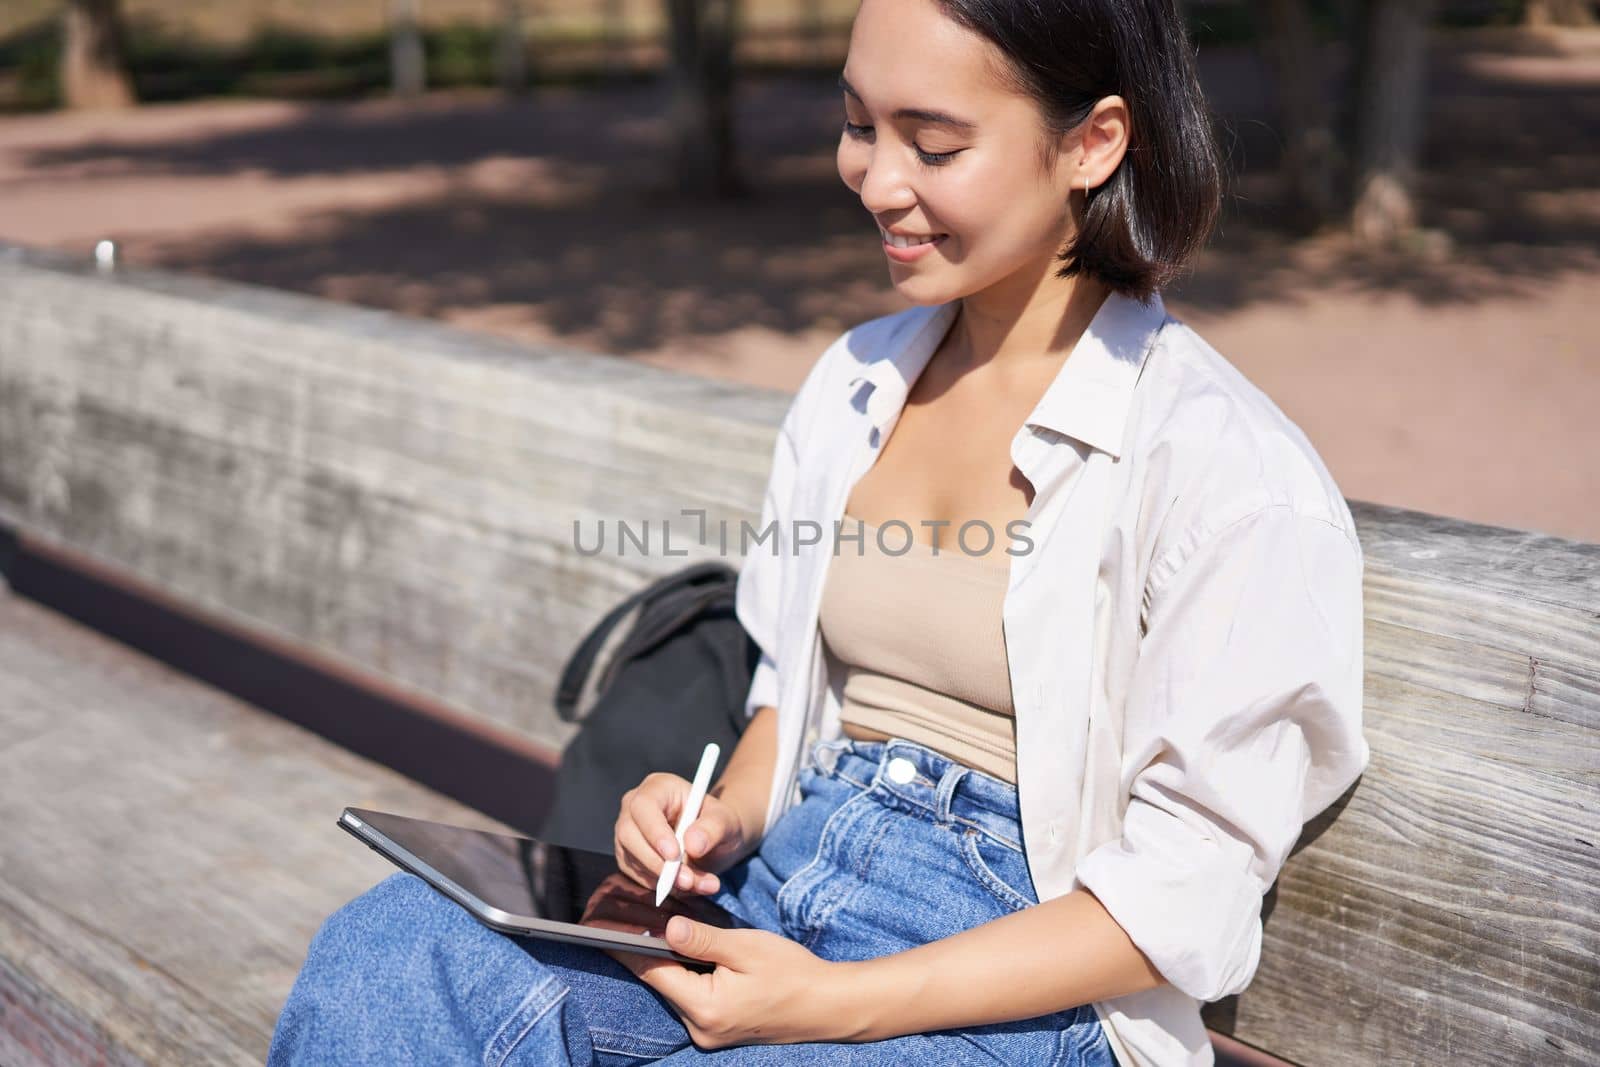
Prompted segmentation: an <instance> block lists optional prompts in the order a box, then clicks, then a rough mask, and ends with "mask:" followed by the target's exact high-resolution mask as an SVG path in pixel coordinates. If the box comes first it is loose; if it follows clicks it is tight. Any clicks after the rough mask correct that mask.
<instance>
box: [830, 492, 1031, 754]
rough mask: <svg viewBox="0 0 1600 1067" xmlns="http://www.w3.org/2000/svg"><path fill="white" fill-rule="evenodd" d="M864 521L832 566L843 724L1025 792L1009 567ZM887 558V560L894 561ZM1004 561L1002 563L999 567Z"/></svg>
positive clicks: (994, 554)
mask: <svg viewBox="0 0 1600 1067" xmlns="http://www.w3.org/2000/svg"><path fill="white" fill-rule="evenodd" d="M844 518H845V519H846V520H847V523H846V529H847V530H853V529H854V528H855V527H854V523H855V522H858V521H859V522H860V523H861V525H862V527H863V528H864V531H865V532H864V536H863V537H862V538H861V544H860V545H859V546H858V545H856V544H855V543H853V542H844V543H842V544H841V545H840V546H839V549H838V555H837V556H836V557H835V558H834V559H833V560H832V561H830V562H829V564H828V577H827V582H826V584H825V586H824V587H823V594H822V607H821V616H820V619H819V625H820V627H821V631H822V639H823V642H824V644H826V646H827V648H828V651H829V652H830V653H831V654H832V655H833V656H834V657H836V658H837V659H838V661H839V662H840V663H841V664H842V665H843V666H844V669H845V675H844V687H843V701H842V706H841V709H840V723H841V726H842V728H843V731H844V733H845V735H846V736H848V737H853V738H857V739H861V740H883V739H885V738H888V737H903V738H905V739H906V740H908V741H915V742H917V743H918V744H922V745H926V746H927V747H929V748H931V749H933V750H934V751H936V752H939V753H942V754H943V755H946V756H949V757H950V758H951V759H955V760H959V761H960V762H962V763H965V764H966V765H967V766H969V767H974V768H976V769H978V770H980V771H983V772H985V773H987V774H992V775H994V776H995V777H996V778H1001V779H1004V780H1005V781H1008V782H1011V783H1012V784H1015V783H1016V780H1017V772H1016V762H1017V741H1016V730H1015V724H1016V720H1015V718H1014V710H1013V707H1012V703H1011V673H1010V668H1009V666H1008V663H1007V660H1006V647H1005V633H1004V629H1003V626H1002V623H1001V619H1002V612H1001V608H1002V605H1003V603H1004V600H1005V594H1006V587H1007V585H1008V584H1009V583H1010V576H1011V557H1010V556H1008V555H1006V553H1005V550H1004V546H1003V545H999V546H997V547H996V548H995V549H994V550H993V551H991V552H990V553H989V554H988V555H987V556H971V555H968V554H966V553H965V552H963V551H961V549H960V548H959V547H957V546H956V544H955V541H954V538H953V537H949V536H942V537H941V538H940V541H939V549H938V554H937V555H935V553H934V547H933V545H931V544H929V543H927V542H925V541H912V542H911V545H910V548H909V549H908V550H907V551H905V552H904V553H903V554H900V555H895V554H894V553H895V552H898V551H899V549H900V547H901V546H902V545H904V544H905V543H906V539H907V538H906V534H905V532H904V531H901V530H899V529H891V530H890V531H889V532H888V533H886V534H884V538H883V540H884V546H883V547H880V546H879V545H878V528H877V527H876V526H874V525H873V524H872V523H869V522H866V521H865V520H858V519H856V518H855V517H854V516H852V515H849V514H846V515H845V516H844ZM885 549H887V551H885ZM997 560H998V561H999V562H996V561H997Z"/></svg>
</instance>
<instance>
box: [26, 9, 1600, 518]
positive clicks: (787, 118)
mask: <svg viewBox="0 0 1600 1067" xmlns="http://www.w3.org/2000/svg"><path fill="white" fill-rule="evenodd" d="M1577 40H1579V44H1577V45H1563V46H1562V47H1560V48H1556V47H1554V46H1551V47H1549V48H1544V47H1543V46H1538V47H1535V46H1529V47H1527V48H1524V49H1523V53H1522V54H1510V53H1505V52H1497V51H1494V50H1485V49H1483V48H1476V47H1475V48H1468V49H1458V50H1456V51H1447V52H1442V53H1441V54H1440V55H1438V56H1436V57H1435V62H1434V64H1433V68H1432V70H1433V73H1432V82H1433V84H1432V86H1431V87H1430V99H1431V100H1432V111H1433V126H1432V129H1433V130H1434V134H1433V139H1432V140H1431V141H1430V142H1429V145H1428V150H1427V157H1428V162H1429V170H1428V173H1427V174H1426V175H1425V178H1424V210H1425V216H1426V221H1428V222H1429V223H1430V224H1431V225H1435V226H1444V227H1447V228H1448V229H1449V230H1450V232H1451V233H1453V234H1454V235H1456V237H1457V239H1458V243H1457V246H1456V248H1455V251H1454V252H1453V253H1450V254H1447V255H1445V256H1442V257H1440V258H1439V259H1438V260H1437V261H1432V260H1429V259H1427V258H1416V257H1412V258H1395V257H1389V258H1384V257H1371V256H1363V255H1360V254H1359V253H1357V252H1356V251H1354V250H1353V249H1351V248H1350V247H1349V246H1348V244H1347V242H1345V241H1344V240H1343V239H1342V238H1341V237H1339V236H1338V235H1330V236H1326V237H1323V238H1321V239H1318V240H1313V241H1301V242H1294V241H1290V240H1288V239H1287V238H1285V237H1284V236H1282V235H1281V234H1277V233H1275V232H1274V231H1273V230H1272V229H1271V228H1270V226H1268V225H1267V224H1266V223H1265V222H1264V221H1263V220H1264V219H1266V218H1269V217H1270V215H1271V198H1272V196H1273V195H1274V188H1275V186H1274V184H1273V181H1272V177H1271V162H1272V159H1273V158H1274V154H1275V152H1276V136H1275V134H1274V133H1273V131H1272V129H1271V124H1270V115H1268V114H1264V113H1263V112H1262V111H1261V107H1262V105H1261V101H1262V100H1263V99H1264V98H1265V94H1266V86H1265V83H1264V82H1263V80H1262V78H1261V73H1260V70H1259V67H1258V65H1257V64H1256V62H1255V60H1254V59H1253V57H1252V56H1250V55H1249V54H1248V53H1241V52H1228V51H1226V50H1212V51H1211V52H1209V53H1205V54H1203V56H1202V59H1203V71H1202V73H1203V77H1204V80H1205V81H1206V84H1207V92H1208V94H1209V95H1210V98H1211V99H1212V102H1213V104H1214V106H1215V107H1216V108H1217V110H1218V111H1219V113H1221V114H1222V115H1223V117H1224V120H1225V121H1226V123H1227V124H1228V127H1229V129H1230V130H1231V132H1230V133H1229V135H1228V145H1229V152H1230V156H1231V157H1232V159H1233V163H1234V165H1235V167H1236V168H1237V169H1238V171H1239V180H1238V183H1237V185H1236V186H1235V189H1234V191H1235V193H1236V199H1235V200H1233V201H1232V207H1231V208H1230V214H1229V217H1228V218H1227V220H1226V221H1225V224H1224V227H1223V231H1222V232H1221V233H1220V234H1219V235H1218V236H1217V238H1216V239H1215V240H1214V241H1213V244H1212V246H1211V248H1210V249H1209V250H1208V252H1207V254H1206V256H1205V257H1204V258H1203V260H1202V261H1201V263H1200V265H1199V268H1198V270H1197V272H1196V273H1195V275H1194V277H1193V278H1192V279H1188V280H1186V281H1185V282H1184V283H1182V284H1181V285H1179V286H1177V287H1175V288H1174V289H1173V290H1172V291H1171V292H1170V294H1169V297H1168V303H1169V305H1170V306H1171V307H1172V309H1173V310H1174V312H1176V313H1177V314H1178V315H1179V316H1180V317H1182V318H1184V319H1186V320H1187V321H1189V322H1190V323H1191V325H1194V326H1195V327H1196V328H1197V329H1198V330H1199V331H1200V332H1201V334H1202V336H1204V337H1205V338H1206V339H1207V340H1209V341H1210V342H1211V343H1212V344H1213V345H1214V346H1215V347H1216V348H1217V349H1218V350H1219V351H1220V352H1222V353H1223V355H1224V356H1226V357H1227V358H1228V359H1230V360H1232V361H1233V362H1234V363H1236V364H1237V365H1238V366H1239V367H1240V368H1241V369H1242V370H1243V371H1244V372H1245V373H1246V374H1247V375H1248V376H1250V377H1251V378H1252V379H1253V380H1254V381H1256V382H1257V383H1258V384H1259V385H1261V386H1262V387H1263V388H1264V389H1265V390H1266V391H1267V392H1268V394H1269V395H1271V396H1272V397H1273V398H1274V399H1275V400H1276V401H1277V402H1278V403H1279V404H1280V405H1281V406H1282V407H1283V408H1284V409H1285V410H1286V411H1287V412H1288V413H1289V415H1290V416H1291V417H1292V418H1294V419H1295V420H1296V421H1297V422H1299V423H1300V425H1301V426H1302V427H1303V428H1304V429H1305V430H1306V431H1307V433H1308V434H1309V435H1310V437H1311V439H1312V441H1313V443H1314V444H1315V445H1316V446H1317V447H1318V449H1319V450H1320V451H1321V452H1322V454H1323V455H1324V457H1325V458H1326V459H1327V460H1328V462H1329V465H1330V467H1331V468H1332V470H1333V473H1334V475H1335V477H1336V478H1337V479H1338V481H1339V483H1340V485H1341V487H1342V488H1343V489H1344V491H1345V493H1346V494H1347V495H1349V496H1351V497H1355V498H1361V499H1367V500H1372V501H1376V502H1380V503H1386V504H1396V505H1402V506H1407V507H1414V508H1420V509H1423V510H1426V511H1433V512H1438V513H1442V514H1446V515H1453V516H1458V517H1462V518H1468V519H1475V520H1479V521H1484V522H1493V523H1500V524H1504V525H1508V526H1516V527H1523V528H1528V529H1535V530H1542V531H1545V532H1550V533H1557V534H1563V535H1566V536H1571V537H1579V538H1583V539H1586V540H1593V541H1600V419H1597V418H1595V417H1594V412H1595V411H1596V410H1600V342H1596V340H1595V338H1596V337H1597V336H1600V253H1597V252H1596V251H1595V250H1596V249H1597V248H1600V191H1597V190H1600V36H1595V37H1593V38H1578V39H1577ZM1536 43H1537V42H1536ZM1541 49H1542V50H1541ZM663 111H664V108H663V106H662V101H661V100H660V98H659V96H658V95H657V91H656V90H654V89H651V88H648V87H646V88H632V89H619V90H616V91H608V92H603V93H576V92H568V91H552V92H549V93H546V94H541V95H539V96H537V97H534V98H530V99H522V100H518V101H513V102H505V101H502V100H501V99H499V98H498V97H496V96H494V95H492V94H483V93H478V94H472V93H468V94H455V95H435V96H430V97H429V98H427V99H425V100H424V101H423V102H421V103H419V104H416V105H412V106H401V105H400V104H398V103H396V102H393V101H386V100H376V101H366V102H358V103H337V104H324V105H300V104H287V103H278V102H219V103H201V104H185V105H178V106H163V107H151V108H147V109H144V110H141V111H139V112H137V113H134V114H131V115H117V116H95V115H41V116H32V117H23V118H15V119H9V120H7V121H5V122H4V123H0V238H4V239H10V240H20V241H24V242H28V243H35V244H40V245H50V246H56V247H65V248H70V249H78V250H87V249H88V248H89V247H90V246H91V245H92V243H93V241H94V240H95V239H97V238H99V237H102V236H113V237H116V238H119V239H121V240H122V241H123V242H124V247H125V254H126V258H127V259H128V260H129V261H131V262H136V263H142V264H152V265H162V266H167V267H172V268H176V269H180V270H188V271H195V272H199V273H204V274H211V275H216V276H221V277H227V278H234V279H239V280H245V281H253V282H260V283H264V284H268V285H274V286H280V287H285V288H291V289H298V290H303V291H308V292H312V293H317V294H321V295H324V296H328V297H332V298H334V299H341V300H349V301H352V302H356V303H363V304H369V305H375V306H381V307H388V308H394V309H398V310H402V311H408V312H412V313H416V314H421V315H430V316H435V317H438V318H442V319H445V320H448V321H451V322H455V323H458V324H461V325H464V326H467V327H470V328H473V329H479V330H485V331H489V332H493V333H498V334H503V335H508V336H512V337H517V338H522V339H528V340H540V339H555V340H559V341H562V342H564V343H567V344H573V345H577V346H582V347H589V348H591V349H593V350H594V351H596V352H604V353H615V354H617V355H620V356H623V357H626V358H634V359H641V360H646V361H649V362H652V363H656V364H660V365H664V366H670V367H674V368H677V369H680V370H684V371H689V372H692V373H698V374H706V375H711V376H716V377H724V378H729V379H735V380H739V381H745V382H752V383H758V384H765V385H771V386H776V387H780V388H786V389H792V388H793V387H794V386H796V385H797V384H798V383H799V381H800V380H801V378H802V377H803V376H804V374H805V372H806V370H807V369H808V368H809V366H810V365H811V363H812V361H814V360H815V359H816V357H817V355H818V354H819V353H820V352H821V350H822V348H823V346H824V345H826V344H827V342H828V341H829V340H831V339H832V338H833V337H834V336H836V335H837V332H838V331H839V330H840V329H842V328H843V327H845V326H847V325H849V324H851V323H853V322H858V321H861V320H862V319H864V318H868V317H871V316H873V315H877V314H882V313H885V312H888V311H893V310H897V309H898V308H900V307H902V306H904V305H903V304H902V303H900V302H899V301H898V298H897V297H896V296H895V295H894V293H893V291H892V290H890V289H889V287H888V281H887V270H886V267H885V264H884V261H883V255H882V252H881V250H880V248H879V247H878V244H877V241H876V237H875V231H874V230H873V229H872V227H871V224H870V220H868V219H867V217H866V214H865V212H864V211H863V210H862V208H861V206H860V204H859V202H858V201H857V200H856V199H855V198H854V197H853V196H852V194H850V193H849V191H848V190H847V189H845V188H844V186H843V185H842V183H841V182H840V181H839V178H838V174H837V172H836V170H835V167H834V161H833V153H832V145H833V143H834V141H835V139H836V138H837V124H838V121H839V117H840V116H839V104H838V101H837V99H836V93H835V91H833V90H831V89H828V88H827V87H826V86H819V85H818V84H817V83H815V82H811V83H806V82H784V81H777V80H774V81H766V82H758V83H754V84H751V85H748V86H746V87H744V89H743V90H742V96H741V98H740V103H739V112H738V129H739V136H740V139H741V145H742V151H743V153H744V158H745V159H746V161H747V165H746V169H747V172H748V173H749V175H750V177H751V184H752V188H753V190H754V193H753V195H752V196H751V197H750V198H748V199H746V200H744V201H741V202H737V203H729V204H716V205H698V204H684V203H680V202H678V201H677V200H676V199H675V198H673V197H672V196H670V195H668V194H666V193H664V192H663V191H662V190H661V189H660V188H659V186H658V184H657V182H658V177H657V174H658V169H659V168H658V167H657V166H656V161H658V160H660V159H662V158H663V157H664V152H665V138H666V130H665V128H664V126H663V124H662V121H661V119H660V116H661V114H662V113H663Z"/></svg>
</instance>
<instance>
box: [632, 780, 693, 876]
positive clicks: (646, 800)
mask: <svg viewBox="0 0 1600 1067" xmlns="http://www.w3.org/2000/svg"><path fill="white" fill-rule="evenodd" d="M676 777H677V776H676V775H660V776H658V775H654V774H652V775H651V776H650V777H649V778H646V779H645V780H644V781H643V782H641V783H640V785H639V787H638V788H637V789H635V790H633V791H632V794H631V799H630V800H629V801H628V802H627V804H626V806H625V807H626V811H627V814H629V815H631V816H632V817H633V821H634V824H635V825H636V826H637V827H638V828H639V833H640V834H641V835H642V836H643V838H644V840H646V841H648V842H649V843H650V846H651V848H652V849H653V850H654V851H656V852H657V853H659V854H660V856H661V858H662V859H663V860H670V859H679V858H681V857H679V856H678V842H677V839H676V838H675V837H674V836H673V827H672V824H671V823H669V822H667V810H668V808H669V807H670V808H673V809H676V808H677V807H678V806H679V804H681V803H682V798H680V797H678V796H677V795H676V793H677V786H678V783H677V782H671V781H660V780H659V779H660V778H667V779H671V778H676ZM682 784H683V785H684V786H685V787H687V785H688V783H687V782H684V783H682ZM685 792H687V789H685Z"/></svg>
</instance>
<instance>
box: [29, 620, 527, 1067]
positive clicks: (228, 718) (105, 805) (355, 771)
mask: <svg viewBox="0 0 1600 1067" xmlns="http://www.w3.org/2000/svg"><path fill="white" fill-rule="evenodd" d="M0 692H3V693H4V694H5V699H3V700H0V781H4V782H5V783H6V787H5V789H4V790H0V1063H4V1064H6V1067H34V1065H50V1067H60V1065H77V1064H86V1065H87V1064H112V1065H118V1067H120V1065H123V1064H135V1063H149V1064H164V1065H165V1064H173V1065H186V1064H195V1065H201V1064H205V1065H210V1064H233V1063H237V1064H241V1065H243V1064H249V1063H256V1064H259V1063H261V1062H262V1060H263V1059H265V1057H266V1051H267V1046H268V1044H269V1043H270V1041H271V1035H272V1029H273V1025H274V1023H275V1021H276V1019H277V1015H278V1011H279V1009H280V1008H281V1007H282V1006H283V1001H284V998H285V997H286V996H288V993H289V988H290V986H291V985H292V984H293V981H294V977H295V975H296V973H298V971H299V968H300V965H301V963H302V962H303V961H304V959H305V952H306V947H307V945H308V944H309V943H310V940H311V936H312V934H313V933H315V931H316V929H317V927H318V926H319V925H320V923H321V921H322V919H323V918H325V917H326V916H327V915H328V914H329V913H330V912H332V911H333V910H334V909H336V908H337V907H339V905H341V904H342V903H344V902H345V901H346V900H348V899H350V898H351V897H354V896H355V895H357V894H359V893H360V892H362V891H363V890H365V889H366V888H368V887H370V886H371V885H373V884H375V883H376V882H377V881H378V880H380V879H382V878H383V877H385V876H387V875H388V874H389V873H391V872H392V871H393V870H394V869H395V868H394V867H393V866H391V865H390V864H389V863H388V862H387V861H385V860H383V859H381V858H379V857H378V856H377V855H376V854H375V853H373V852H371V851H369V850H368V849H366V848H363V847H361V846H360V844H359V842H356V841H355V840H353V839H352V838H350V836H349V835H348V834H347V833H345V832H344V831H343V830H341V829H339V828H338V827H337V826H336V825H335V820H336V819H337V818H338V815H339V812H340V811H342V810H343V808H344V806H345V805H347V804H355V805H360V806H366V807H373V808H378V809H382V810H390V811H398V812H402V813H406V814H413V815H416V816H419V817H421V818H429V819H439V820H441V821H446V822H456V823H460V824H463V825H470V826H478V827H484V828H488V829H504V827H502V826H501V825H500V824H499V823H496V822H495V821H494V820H491V819H487V818H485V817H484V816H482V815H480V814H478V813H476V812H474V811H472V810H470V809H468V808H465V807H463V806H462V805H459V804H456V803H454V802H453V801H450V800H448V799H446V798H444V797H441V796H439V795H438V794H436V793H433V792H431V791H429V790H427V789H424V788H423V787H421V786H419V785H416V784H415V783H413V782H411V781H409V780H408V779H406V778H403V777H401V776H400V775H398V774H396V773H394V772H393V771H390V770H388V769H387V768H384V767H381V766H378V765H376V764H372V763H369V762H367V761H365V760H362V759H360V758H359V757H356V756H353V755H351V754H350V753H348V752H346V751H345V750H343V749H341V748H339V747H337V746H336V745H333V744H330V743H329V742H326V741H324V740H322V739H321V738H319V737H317V736H316V735H314V734H312V733H310V732H308V731H306V730H303V729H301V728H299V727H297V726H293V725H291V724H289V723H287V722H285V721H283V720H282V719H279V718H276V717H275V716H272V715H269V714H267V713H265V712H262V711H258V710H256V709H254V708H251V707H249V706H248V705H245V704H242V703H240V702H238V701H236V700H233V699H232V698H230V697H227V696H225V695H223V694H221V693H219V692H217V691H216V690H214V689H211V688H210V687H208V686H204V685H201V684H199V683H196V682H193V681H191V680H189V679H188V678H186V677H184V676H181V675H179V674H177V673H176V672H174V671H172V670H170V669H168V668H166V667H164V666H162V665H160V664H158V663H156V662H154V661H152V660H149V659H146V658H145V657H143V656H140V655H138V654H137V653H134V652H130V651H129V650H127V649H126V648H125V647H124V646H121V645H118V644H115V643H113V642H111V641H108V640H106V639H105V638H102V637H100V636H99V635H97V634H94V633H92V632H91V631H88V630H85V629H83V628H81V627H79V626H77V625H76V624H75V623H72V622H69V621H68V620H66V619H64V618H62V617H60V616H57V615H55V614H54V613H53V612H51V611H49V610H48V609H46V608H43V607H41V606H39V605H37V604H34V603H32V602H31V601H26V600H22V599H20V598H17V597H12V596H5V595H0Z"/></svg>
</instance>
